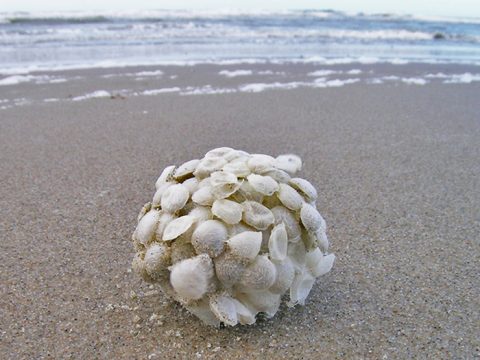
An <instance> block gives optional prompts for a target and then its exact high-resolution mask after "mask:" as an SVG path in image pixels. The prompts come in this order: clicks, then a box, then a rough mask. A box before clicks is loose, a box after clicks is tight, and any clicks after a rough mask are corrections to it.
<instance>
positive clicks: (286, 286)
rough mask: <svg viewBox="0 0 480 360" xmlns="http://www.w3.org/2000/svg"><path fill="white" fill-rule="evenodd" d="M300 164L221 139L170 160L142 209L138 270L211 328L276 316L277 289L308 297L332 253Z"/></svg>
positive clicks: (294, 298)
mask: <svg viewBox="0 0 480 360" xmlns="http://www.w3.org/2000/svg"><path fill="white" fill-rule="evenodd" d="M301 167H302V161H301V159H300V158H299V157H298V156H296V155H280V156H278V157H276V158H274V157H272V156H269V155H263V154H248V153H246V152H244V151H240V150H234V149H231V148H227V147H223V148H218V149H214V150H211V151H209V152H208V153H207V154H206V155H205V157H204V158H203V159H200V160H191V161H188V162H186V163H184V164H182V165H180V166H178V167H176V166H173V165H172V166H168V167H167V168H165V169H164V170H163V172H162V173H161V175H160V177H159V178H158V180H157V182H156V184H155V187H156V192H155V194H154V196H153V199H152V201H151V202H149V203H147V204H145V206H144V207H143V208H142V210H141V211H140V214H139V216H138V225H137V228H136V229H135V232H134V233H133V236H132V238H133V243H134V247H135V250H136V255H135V257H134V259H133V263H132V267H133V269H134V271H135V272H136V273H138V274H139V275H140V276H141V277H142V278H143V279H144V280H145V281H147V282H150V283H156V284H159V285H160V287H161V289H162V290H163V292H164V293H165V294H166V295H168V296H170V297H172V298H173V299H175V300H176V301H178V302H180V303H181V304H182V305H183V306H184V307H185V308H186V309H187V310H189V311H190V312H191V313H192V314H194V315H196V316H197V317H198V318H200V319H201V320H202V321H203V322H205V323H206V324H209V325H213V326H219V325H220V323H224V324H226V325H230V326H234V325H236V324H253V323H255V320H256V315H257V314H258V313H264V314H266V316H267V317H273V316H274V315H275V313H276V312H277V311H278V308H279V306H280V302H281V298H282V296H283V295H288V302H287V305H288V306H290V307H292V306H295V305H296V304H301V305H304V304H305V299H306V298H307V296H308V294H309V293H310V290H311V289H312V286H313V284H314V282H315V279H316V278H317V277H319V276H322V275H324V274H326V273H327V272H329V271H330V269H331V268H332V266H333V262H334V259H335V256H334V255H333V254H326V252H327V250H328V239H327V235H326V224H325V220H324V219H323V218H322V216H321V215H320V213H319V212H318V211H317V209H316V205H315V201H316V199H317V191H316V189H315V188H314V187H313V186H312V184H311V183H310V182H308V181H307V180H305V179H302V178H298V177H294V176H295V174H296V173H297V172H298V171H299V170H300V169H301ZM285 298H287V296H285Z"/></svg>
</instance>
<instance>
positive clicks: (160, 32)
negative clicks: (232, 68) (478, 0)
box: [0, 10, 480, 75]
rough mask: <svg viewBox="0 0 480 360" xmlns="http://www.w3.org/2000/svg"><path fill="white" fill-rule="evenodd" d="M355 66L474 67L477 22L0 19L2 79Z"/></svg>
mask: <svg viewBox="0 0 480 360" xmlns="http://www.w3.org/2000/svg"><path fill="white" fill-rule="evenodd" d="M236 61H243V62H250V63H255V62H258V63H262V62H273V63H275V62H277V63H278V62H302V61H304V62H309V61H311V62H320V63H321V62H324V63H326V64H329V63H330V64H334V63H342V62H343V63H346V62H349V61H350V62H354V61H358V62H360V63H374V62H391V63H396V64H402V63H407V62H427V63H428V62H432V63H442V62H447V63H451V62H453V63H467V64H477V65H480V19H478V18H462V19H459V18H457V19H455V18H420V17H414V16H397V15H392V14H378V15H366V14H347V13H342V12H336V11H318V10H315V11H314V10H303V11H284V12H274V13H272V12H265V11H263V12H262V11H259V12H255V13H252V12H250V13H244V12H238V11H217V12H190V11H166V10H156V11H143V12H124V13H85V12H76V13H72V12H70V13H0V73H1V74H4V75H7V74H16V73H28V72H30V71H35V70H52V69H70V68H88V67H113V66H124V65H153V64H159V65H160V64H187V65H188V64H194V63H198V62H200V63H201V62H207V63H209V62H211V63H224V64H228V63H235V62H236Z"/></svg>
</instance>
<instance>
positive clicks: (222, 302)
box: [210, 294, 238, 326]
mask: <svg viewBox="0 0 480 360" xmlns="http://www.w3.org/2000/svg"><path fill="white" fill-rule="evenodd" d="M210 310H212V312H213V314H214V315H215V316H216V317H217V319H219V320H220V321H221V322H223V323H224V324H225V325H229V326H235V325H237V323H238V319H237V309H236V307H235V302H234V301H233V299H232V298H231V297H230V296H228V295H227V294H214V295H211V296H210Z"/></svg>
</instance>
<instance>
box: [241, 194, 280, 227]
mask: <svg viewBox="0 0 480 360" xmlns="http://www.w3.org/2000/svg"><path fill="white" fill-rule="evenodd" d="M242 205H243V221H244V222H245V223H247V224H248V225H250V226H253V227H254V228H255V229H258V230H266V229H267V228H268V227H269V226H270V225H272V224H273V223H274V221H275V218H274V216H273V214H272V212H271V211H270V209H269V208H267V207H265V206H263V205H262V204H260V203H257V202H255V201H245V202H243V204H242Z"/></svg>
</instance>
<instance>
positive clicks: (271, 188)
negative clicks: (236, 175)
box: [247, 174, 279, 196]
mask: <svg viewBox="0 0 480 360" xmlns="http://www.w3.org/2000/svg"><path fill="white" fill-rule="evenodd" d="M247 180H248V182H249V183H250V185H251V186H252V187H253V188H254V190H255V191H257V192H259V193H260V194H263V195H266V196H271V195H273V193H275V192H276V191H278V189H279V186H278V183H277V182H276V181H275V180H273V179H272V178H271V177H270V176H263V175H258V174H250V175H248V176H247Z"/></svg>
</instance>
